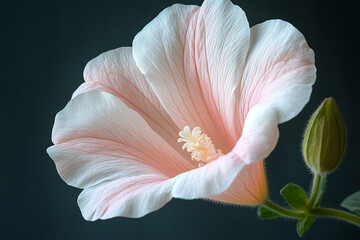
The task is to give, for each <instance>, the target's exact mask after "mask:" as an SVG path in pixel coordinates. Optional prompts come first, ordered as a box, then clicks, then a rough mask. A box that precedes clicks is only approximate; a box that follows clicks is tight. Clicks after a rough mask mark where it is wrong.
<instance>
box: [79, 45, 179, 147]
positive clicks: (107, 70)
mask: <svg viewBox="0 0 360 240" xmlns="http://www.w3.org/2000/svg"><path fill="white" fill-rule="evenodd" d="M84 79H85V83H83V84H82V85H81V86H80V87H79V88H78V89H77V90H76V91H75V93H74V94H73V97H75V96H77V95H78V94H80V93H83V92H86V91H89V90H94V89H96V90H101V91H106V92H108V93H111V94H113V95H115V96H117V97H119V98H120V99H121V100H122V101H123V102H124V103H125V104H126V105H127V106H128V107H130V108H131V109H133V110H135V111H136V112H138V113H139V114H140V115H141V116H142V117H143V118H144V119H145V120H146V122H147V123H148V124H149V125H150V127H151V128H152V129H153V130H154V131H155V132H157V133H158V134H160V135H161V136H162V137H163V138H164V139H165V140H166V141H167V142H168V143H170V145H172V146H173V147H174V148H176V149H177V150H179V152H181V153H182V151H181V150H180V148H179V146H178V144H176V141H174V140H176V139H177V137H178V136H177V135H178V132H179V128H178V127H177V126H176V124H175V123H174V122H173V120H172V119H171V118H170V117H169V115H168V114H167V112H166V111H165V110H164V108H163V107H162V106H161V104H160V102H159V99H158V97H157V96H156V95H155V93H154V91H153V90H152V88H151V86H150V85H149V83H148V81H147V79H146V77H145V76H144V75H143V74H141V72H140V70H139V69H138V67H137V66H136V64H135V62H134V59H133V57H132V49H131V48H130V47H121V48H117V49H114V50H110V51H108V52H105V53H102V54H100V55H99V56H98V57H96V58H94V59H92V60H91V61H90V62H88V64H87V65H86V67H85V70H84Z"/></svg>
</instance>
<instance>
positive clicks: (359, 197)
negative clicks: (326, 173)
mask: <svg viewBox="0 0 360 240" xmlns="http://www.w3.org/2000/svg"><path fill="white" fill-rule="evenodd" d="M340 205H341V206H342V207H344V208H346V209H348V210H350V211H352V212H355V213H357V214H359V215H360V191H358V192H355V193H353V194H351V195H350V196H348V197H347V198H345V199H344V201H343V202H342V203H341V204H340Z"/></svg>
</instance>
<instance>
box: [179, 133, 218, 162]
mask: <svg viewBox="0 0 360 240" xmlns="http://www.w3.org/2000/svg"><path fill="white" fill-rule="evenodd" d="M179 136H180V137H181V138H179V139H178V142H179V143H180V142H185V143H184V145H183V146H182V149H186V151H188V152H191V159H192V160H193V161H197V162H199V163H198V166H199V167H202V166H204V165H205V164H207V163H210V162H212V161H214V160H216V159H218V158H219V157H221V156H222V155H223V154H222V152H221V150H220V149H216V148H215V145H214V144H213V142H212V141H211V138H210V137H208V136H207V135H206V134H204V133H201V128H200V127H195V128H194V129H193V130H192V131H191V130H190V127H189V126H186V127H184V130H183V131H180V133H179Z"/></svg>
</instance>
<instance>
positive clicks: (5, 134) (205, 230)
mask: <svg viewBox="0 0 360 240" xmlns="http://www.w3.org/2000/svg"><path fill="white" fill-rule="evenodd" d="M176 2H178V0H176V1H173V0H153V1H149V0H137V1H134V0H128V1H124V0H116V1H115V0H114V1H109V0H102V1H50V0H48V1H21V0H20V1H1V3H0V20H1V21H0V25H1V28H0V29H1V30H0V34H1V38H0V42H1V45H0V46H1V64H0V69H1V75H0V80H1V85H0V87H1V94H0V96H1V101H0V107H1V108H0V109H1V132H0V133H1V134H0V143H1V144H0V149H1V153H0V158H1V161H0V239H143V238H147V239H243V240H245V239H264V238H267V239H278V240H281V239H286V240H289V239H298V238H299V237H298V236H297V233H296V230H295V225H296V222H294V221H290V220H284V219H276V220H267V221H262V220H259V219H258V218H257V216H256V209H255V208H248V207H234V206H224V205H220V204H214V203H210V202H206V201H202V200H196V201H185V200H177V199H174V200H172V201H171V202H170V203H168V204H167V205H166V206H165V207H163V208H161V209H160V210H158V211H156V212H154V213H151V214H149V215H147V216H145V217H143V218H141V219H127V218H114V219H111V220H106V221H96V222H87V221H85V220H84V219H83V218H82V216H81V213H80V211H79V209H78V206H77V203H76V199H77V196H78V194H79V193H80V190H79V189H75V188H72V187H69V186H67V185H66V184H65V183H64V182H63V181H62V180H61V178H60V177H59V175H58V174H57V171H56V169H55V165H54V163H53V161H52V160H51V159H50V158H49V156H48V155H47V154H46V148H47V147H49V146H50V145H52V142H51V139H50V137H51V129H52V125H53V121H54V117H55V114H56V113H57V112H58V111H60V110H61V109H62V108H63V107H64V106H65V105H66V103H67V102H68V101H69V99H70V97H71V94H72V93H73V91H74V90H75V89H76V88H77V87H78V86H79V85H80V84H81V83H82V82H83V78H82V72H83V69H84V67H85V64H86V63H87V62H88V61H89V60H91V59H92V58H94V57H96V56H97V55H99V54H100V53H102V52H104V51H107V50H110V49H114V48H117V47H120V46H131V43H132V39H133V37H134V36H135V35H136V33H137V32H139V31H140V30H141V29H142V28H143V27H144V26H145V25H146V24H147V23H148V22H150V21H151V20H152V19H153V18H154V17H155V16H156V15H157V14H158V13H159V12H160V11H161V10H163V9H164V8H165V7H168V6H170V5H172V4H174V3H176ZM180 2H181V3H184V4H196V5H201V3H202V1H198V0H181V1H180ZM233 2H234V3H235V4H237V5H240V6H241V7H242V8H243V9H244V11H245V12H246V14H247V17H248V21H249V23H250V25H251V26H253V25H255V24H257V23H261V22H263V21H265V20H268V19H276V18H279V19H283V20H286V21H289V22H290V23H292V24H293V25H294V26H295V27H296V28H298V29H299V30H300V31H301V32H302V33H303V34H304V35H305V37H306V39H307V41H308V44H309V45H310V47H311V48H312V49H313V50H314V51H315V55H316V66H317V69H318V71H317V75H318V78H317V82H316V84H315V86H314V90H313V94H312V97H311V100H310V102H309V103H308V105H306V107H305V109H304V110H303V111H302V112H301V113H300V114H299V115H298V116H297V117H296V118H295V119H293V120H291V121H290V122H287V123H284V124H282V125H281V126H280V135H281V137H280V140H279V143H278V145H277V148H276V149H275V151H274V152H273V153H272V154H271V155H270V157H269V158H268V159H267V160H266V169H267V178H268V185H269V192H270V197H271V198H272V199H273V200H274V201H276V202H278V203H280V204H284V200H283V199H282V197H281V196H280V195H279V191H280V189H281V188H282V187H283V186H284V185H285V184H287V183H289V182H293V183H295V184H298V185H300V186H302V187H304V188H306V189H308V188H309V186H310V183H311V175H310V174H309V171H308V170H307V168H306V167H305V165H304V163H303V160H302V156H301V151H300V145H301V140H302V134H303V131H304V128H305V125H306V122H307V120H308V119H309V117H310V115H311V113H312V112H313V111H314V110H315V109H316V107H317V106H318V105H319V104H320V102H321V101H322V100H323V99H324V98H326V97H329V96H332V97H334V98H335V99H336V100H337V103H338V105H339V108H340V111H341V112H342V114H343V117H344V119H345V122H346V124H347V133H348V147H347V153H346V156H345V158H344V161H343V163H342V164H341V166H340V168H339V169H338V170H336V171H335V172H334V173H333V174H331V175H330V176H329V177H328V189H327V191H326V193H325V196H324V201H323V204H324V206H328V207H339V204H340V203H341V201H342V200H343V199H344V198H345V197H346V196H348V195H350V194H351V193H353V192H355V191H358V190H360V181H359V169H360V157H359V156H360V147H359V146H360V138H359V136H360V121H359V120H360V117H359V112H360V107H359V105H358V104H359V84H358V82H359V80H360V79H359V69H360V61H359V54H358V53H359V42H360V41H359V40H360V38H359V35H358V32H359V23H360V22H359V20H358V19H359V18H358V16H357V14H358V13H359V8H358V7H357V6H356V4H355V1H349V0H342V1H334V0H328V1H314V0H301V1H295V0H234V1H233ZM319 237H321V239H359V238H360V229H359V228H356V227H354V226H351V225H349V224H345V223H342V222H337V221H334V220H330V219H318V220H317V221H316V223H315V224H314V225H313V226H312V228H311V229H310V231H309V232H308V233H307V234H306V235H305V237H304V239H319Z"/></svg>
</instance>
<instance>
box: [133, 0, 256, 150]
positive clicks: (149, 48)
mask: <svg viewBox="0 0 360 240" xmlns="http://www.w3.org/2000/svg"><path fill="white" fill-rule="evenodd" d="M249 32H250V30H249V25H248V22H247V19H246V17H245V14H244V12H243V11H242V10H241V9H240V8H239V7H237V6H234V5H233V4H232V3H231V2H230V1H223V0H216V1H215V0H207V1H205V2H204V4H203V5H202V7H201V8H200V9H199V8H197V7H193V6H183V5H178V4H177V5H174V6H172V7H170V8H167V9H165V10H164V11H163V12H161V13H160V14H159V16H157V17H156V18H155V19H154V20H153V21H152V22H151V23H149V24H148V25H147V26H146V27H145V28H144V29H143V30H142V31H141V32H140V33H138V34H137V36H136V37H135V39H134V42H133V46H134V47H133V54H134V59H135V61H136V64H137V65H138V67H139V68H140V70H141V72H142V73H144V74H145V75H146V77H147V78H148V80H149V82H150V84H151V86H152V87H153V89H154V92H155V93H156V95H158V96H159V99H160V101H161V103H162V104H163V106H164V108H165V109H166V111H167V112H168V113H169V115H170V116H171V117H172V118H173V120H174V121H175V123H176V124H177V125H178V127H179V128H181V129H182V128H183V127H184V126H186V125H189V126H190V127H192V128H193V127H195V126H199V127H201V129H203V131H204V132H205V133H206V134H207V135H209V136H211V137H212V139H213V140H214V142H215V145H216V146H218V147H219V148H221V149H223V150H224V151H230V150H231V145H232V144H231V143H235V142H236V139H234V137H231V136H230V135H231V134H233V133H232V131H231V129H232V128H233V126H232V125H233V123H234V122H233V108H234V104H235V103H234V98H233V91H234V89H235V87H236V86H237V84H238V82H239V81H240V78H241V73H242V69H243V67H244V63H245V58H246V52H247V49H248V43H249V34H250V33H249ZM234 136H235V135H234Z"/></svg>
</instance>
